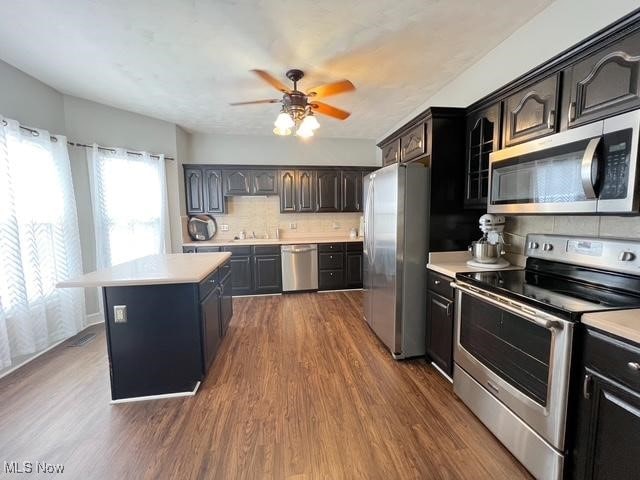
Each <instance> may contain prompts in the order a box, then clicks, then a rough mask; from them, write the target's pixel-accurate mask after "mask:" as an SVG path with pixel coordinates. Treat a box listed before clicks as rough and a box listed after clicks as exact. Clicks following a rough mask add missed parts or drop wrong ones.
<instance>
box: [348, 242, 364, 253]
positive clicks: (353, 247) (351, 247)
mask: <svg viewBox="0 0 640 480" xmlns="http://www.w3.org/2000/svg"><path fill="white" fill-rule="evenodd" d="M361 251H362V242H347V252H361Z"/></svg>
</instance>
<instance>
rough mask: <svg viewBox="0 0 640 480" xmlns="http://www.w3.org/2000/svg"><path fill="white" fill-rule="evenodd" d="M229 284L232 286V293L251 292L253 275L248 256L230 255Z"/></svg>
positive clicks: (243, 293)
mask: <svg viewBox="0 0 640 480" xmlns="http://www.w3.org/2000/svg"><path fill="white" fill-rule="evenodd" d="M231 284H232V286H233V288H232V291H233V295H251V294H252V293H253V275H252V264H251V257H250V256H248V255H242V256H236V255H232V256H231Z"/></svg>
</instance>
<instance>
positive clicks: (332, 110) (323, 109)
mask: <svg viewBox="0 0 640 480" xmlns="http://www.w3.org/2000/svg"><path fill="white" fill-rule="evenodd" d="M311 108H312V109H313V110H314V111H315V112H318V113H320V114H322V115H326V116H328V117H333V118H337V119H338V120H346V119H347V118H349V115H351V114H350V113H349V112H347V111H345V110H340V109H339V108H336V107H332V106H331V105H327V104H326V103H322V102H316V101H313V102H311Z"/></svg>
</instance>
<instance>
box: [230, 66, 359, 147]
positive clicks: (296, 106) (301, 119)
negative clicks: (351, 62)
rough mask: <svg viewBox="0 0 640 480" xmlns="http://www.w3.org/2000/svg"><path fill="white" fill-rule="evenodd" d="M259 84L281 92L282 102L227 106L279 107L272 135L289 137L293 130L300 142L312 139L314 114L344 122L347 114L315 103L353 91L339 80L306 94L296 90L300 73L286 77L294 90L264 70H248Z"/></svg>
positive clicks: (265, 101)
mask: <svg viewBox="0 0 640 480" xmlns="http://www.w3.org/2000/svg"><path fill="white" fill-rule="evenodd" d="M251 71H252V72H253V73H255V74H256V75H258V76H259V77H260V78H261V79H262V80H264V81H265V82H267V83H268V84H269V85H271V86H272V87H274V88H275V89H276V90H279V91H280V92H282V94H283V95H282V98H280V99H278V98H271V99H267V100H254V101H251V102H236V103H230V105H233V106H237V105H255V104H261V103H281V104H282V109H281V110H280V114H279V115H278V118H276V121H275V123H274V125H275V128H274V129H273V133H275V134H276V135H291V132H292V128H294V127H295V130H296V132H295V133H296V135H298V136H299V137H303V138H308V137H311V136H313V132H314V130H316V129H318V128H319V127H320V124H319V123H318V120H317V119H316V117H315V113H319V114H321V115H326V116H328V117H332V118H337V119H338V120H346V119H347V118H348V117H349V115H351V114H350V113H349V112H346V111H344V110H341V109H339V108H336V107H332V106H331V105H328V104H326V103H323V102H318V101H317V100H316V99H318V98H325V97H330V96H331V95H338V94H340V93H345V92H351V91H353V90H355V89H356V87H354V85H353V83H351V82H350V81H349V80H339V81H337V82H333V83H327V84H325V85H320V86H318V87H315V88H311V89H309V90H307V92H306V93H304V92H301V91H299V90H298V82H299V81H300V79H302V77H304V72H303V71H302V70H297V69H293V70H289V71H287V73H286V76H287V78H288V79H289V80H291V81H292V82H293V89H290V88H288V87H287V86H286V85H284V84H283V83H282V82H281V81H280V80H278V79H277V78H275V77H274V76H273V75H271V74H270V73H269V72H266V71H264V70H251Z"/></svg>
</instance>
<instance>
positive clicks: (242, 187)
mask: <svg viewBox="0 0 640 480" xmlns="http://www.w3.org/2000/svg"><path fill="white" fill-rule="evenodd" d="M277 174H278V172H277V170H273V169H264V170H248V169H246V168H238V169H232V170H224V172H223V182H224V194H225V195H226V196H233V195H277V193H278V177H277Z"/></svg>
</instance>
